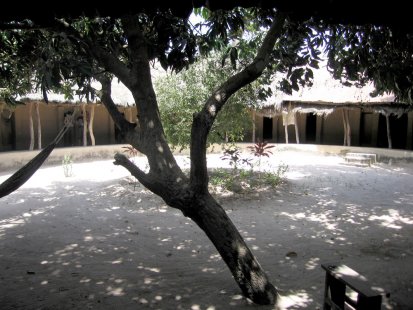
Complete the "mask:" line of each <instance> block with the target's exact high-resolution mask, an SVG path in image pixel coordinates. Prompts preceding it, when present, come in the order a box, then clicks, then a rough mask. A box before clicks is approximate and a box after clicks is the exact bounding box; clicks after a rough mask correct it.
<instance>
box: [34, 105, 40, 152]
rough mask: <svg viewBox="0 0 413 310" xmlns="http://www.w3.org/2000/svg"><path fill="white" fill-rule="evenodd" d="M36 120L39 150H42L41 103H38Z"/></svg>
mask: <svg viewBox="0 0 413 310" xmlns="http://www.w3.org/2000/svg"><path fill="white" fill-rule="evenodd" d="M35 107H36V118H37V148H38V149H39V150H41V149H42V121H41V119H40V112H39V102H38V101H36V103H35Z"/></svg>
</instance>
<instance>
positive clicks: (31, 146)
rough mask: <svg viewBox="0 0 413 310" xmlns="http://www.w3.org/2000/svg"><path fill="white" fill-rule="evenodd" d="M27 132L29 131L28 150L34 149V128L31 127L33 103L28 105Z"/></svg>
mask: <svg viewBox="0 0 413 310" xmlns="http://www.w3.org/2000/svg"><path fill="white" fill-rule="evenodd" d="M29 130H30V145H29V150H30V151H33V149H34V126H33V103H32V102H30V103H29Z"/></svg>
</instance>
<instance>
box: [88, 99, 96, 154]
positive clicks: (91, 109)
mask: <svg viewBox="0 0 413 310" xmlns="http://www.w3.org/2000/svg"><path fill="white" fill-rule="evenodd" d="M95 106H96V105H95V104H94V103H92V104H91V105H90V120H89V126H88V128H89V136H90V143H91V145H93V146H94V145H96V141H95V135H94V134H93V121H94V118H95Z"/></svg>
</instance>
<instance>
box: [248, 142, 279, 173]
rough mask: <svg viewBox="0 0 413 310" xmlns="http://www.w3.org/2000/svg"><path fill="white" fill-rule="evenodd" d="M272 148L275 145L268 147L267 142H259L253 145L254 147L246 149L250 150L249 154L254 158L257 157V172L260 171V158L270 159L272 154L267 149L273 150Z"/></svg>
mask: <svg viewBox="0 0 413 310" xmlns="http://www.w3.org/2000/svg"><path fill="white" fill-rule="evenodd" d="M274 146H275V145H268V143H267V142H260V141H258V142H257V143H255V144H254V146H248V149H250V150H251V153H252V154H253V155H254V156H255V157H258V169H259V171H261V159H262V157H270V154H271V155H272V152H271V151H270V150H269V149H271V148H273V147H274Z"/></svg>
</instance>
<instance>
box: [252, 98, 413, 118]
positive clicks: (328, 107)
mask: <svg viewBox="0 0 413 310" xmlns="http://www.w3.org/2000/svg"><path fill="white" fill-rule="evenodd" d="M337 109H353V110H354V109H360V110H361V111H362V112H367V113H381V114H383V115H396V116H397V117H400V116H402V115H403V114H405V113H408V112H410V111H413V105H410V104H404V103H398V102H346V103H336V102H323V101H290V100H285V101H283V102H281V103H279V104H277V105H267V106H263V107H262V108H260V109H258V110H257V111H256V114H257V115H261V116H265V117H274V116H279V115H282V114H286V113H290V112H293V113H303V114H305V113H312V114H316V115H320V116H328V115H329V114H331V113H333V112H334V111H335V110H337Z"/></svg>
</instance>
